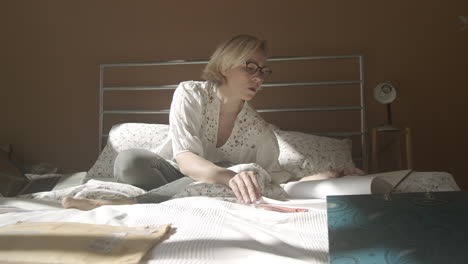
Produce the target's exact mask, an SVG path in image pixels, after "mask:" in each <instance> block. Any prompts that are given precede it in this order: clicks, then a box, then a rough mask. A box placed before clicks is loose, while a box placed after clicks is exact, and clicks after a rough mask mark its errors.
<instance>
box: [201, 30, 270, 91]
mask: <svg viewBox="0 0 468 264" xmlns="http://www.w3.org/2000/svg"><path fill="white" fill-rule="evenodd" d="M258 50H260V51H263V52H264V53H265V55H266V53H267V46H266V41H265V40H260V39H258V38H256V37H254V36H251V35H238V36H235V37H233V38H232V39H230V40H227V41H225V42H223V43H222V44H221V45H219V46H218V48H217V49H216V50H215V51H214V52H213V54H212V55H211V58H210V61H209V62H208V64H207V65H206V67H205V69H204V70H203V73H202V78H203V79H205V80H207V81H209V82H212V83H214V84H218V85H220V84H223V83H224V82H225V77H224V75H223V72H224V71H226V70H229V69H232V68H234V67H236V66H239V65H241V64H243V63H245V61H246V60H247V59H248V58H249V57H250V56H251V55H252V54H253V53H255V52H256V51H258Z"/></svg>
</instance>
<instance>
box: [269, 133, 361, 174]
mask: <svg viewBox="0 0 468 264" xmlns="http://www.w3.org/2000/svg"><path fill="white" fill-rule="evenodd" d="M275 134H276V137H277V138H278V144H279V148H280V156H279V163H280V165H281V167H283V169H285V170H287V171H289V172H291V173H293V174H294V175H295V177H296V178H302V177H304V176H308V175H312V174H316V173H319V172H324V171H328V170H331V169H336V168H342V167H348V168H355V164H354V162H353V158H352V154H351V148H352V142H351V140H350V139H335V138H329V137H323V136H316V135H311V134H306V133H301V132H296V131H281V130H275Z"/></svg>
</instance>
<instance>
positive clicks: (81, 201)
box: [62, 197, 136, 211]
mask: <svg viewBox="0 0 468 264" xmlns="http://www.w3.org/2000/svg"><path fill="white" fill-rule="evenodd" d="M135 203H136V201H135V200H133V199H122V200H114V201H111V200H93V199H86V198H72V197H65V198H63V200H62V206H63V208H76V209H80V210H86V211H87V210H92V209H94V208H97V207H100V206H102V205H122V204H135Z"/></svg>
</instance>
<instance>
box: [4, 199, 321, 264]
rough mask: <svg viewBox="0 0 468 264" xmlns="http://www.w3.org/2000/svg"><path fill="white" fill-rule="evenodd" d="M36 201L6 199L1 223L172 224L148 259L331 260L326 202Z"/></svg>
mask: <svg viewBox="0 0 468 264" xmlns="http://www.w3.org/2000/svg"><path fill="white" fill-rule="evenodd" d="M34 202H35V201H33V200H21V199H5V198H1V199H0V225H1V226H4V225H7V224H13V223H15V222H17V221H38V222H44V221H55V222H80V223H93V224H109V225H118V226H147V225H160V224H171V225H172V227H173V233H172V235H171V236H170V237H169V238H168V239H167V240H165V241H164V242H162V243H161V244H159V245H157V246H156V247H155V248H154V249H153V250H152V251H151V252H150V253H149V254H148V255H147V256H146V258H145V259H146V260H145V262H148V263H255V262H258V261H265V262H264V263H328V238H327V222H326V221H327V218H326V211H325V210H324V207H325V206H324V203H323V201H317V200H310V201H307V202H306V203H304V201H303V204H292V203H293V202H292V201H290V202H285V203H282V202H278V203H281V205H284V206H286V205H289V206H293V207H294V206H298V207H306V208H309V209H311V210H309V212H305V213H279V212H273V211H267V210H264V209H260V208H255V207H252V206H248V205H242V204H236V203H231V202H228V201H223V200H220V199H215V198H207V197H186V198H180V199H174V200H171V201H167V202H164V203H161V204H139V205H131V206H130V205H126V206H104V207H100V208H97V209H94V210H92V211H79V210H75V209H61V208H58V204H54V203H49V204H33V206H31V205H28V203H34ZM37 202H38V201H37ZM24 208H32V210H28V209H24Z"/></svg>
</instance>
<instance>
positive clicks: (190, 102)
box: [156, 81, 290, 183]
mask: <svg viewBox="0 0 468 264" xmlns="http://www.w3.org/2000/svg"><path fill="white" fill-rule="evenodd" d="M220 109H221V101H220V99H219V97H218V95H217V89H216V86H214V85H212V84H210V83H209V82H196V81H188V82H182V83H181V84H180V85H179V87H178V88H177V89H176V91H175V93H174V98H173V100H172V105H171V111H170V116H169V120H170V128H169V136H168V139H167V140H166V141H165V142H164V143H163V144H162V145H161V147H160V148H159V149H158V150H157V151H156V153H157V154H159V155H160V156H161V157H163V158H165V159H173V157H174V156H175V155H177V154H179V153H182V152H187V151H189V152H192V153H195V154H198V155H199V156H201V157H204V158H205V159H207V160H209V161H211V162H213V163H217V162H221V161H228V162H230V163H233V164H249V163H252V162H254V163H256V164H258V165H259V166H260V167H262V168H263V169H265V170H266V171H267V172H268V173H271V174H272V180H273V182H275V183H282V182H285V181H286V180H287V179H288V178H289V177H290V174H289V173H288V172H286V171H284V170H283V169H282V168H281V166H280V165H279V162H278V157H279V146H278V141H277V140H276V136H275V133H274V132H273V127H272V126H271V125H270V124H269V123H267V122H266V121H265V120H263V118H262V117H261V116H260V115H259V114H258V113H257V112H256V111H255V110H254V109H253V108H252V107H251V106H250V105H249V104H248V103H247V102H245V103H244V105H243V107H242V109H241V111H240V112H239V114H238V115H237V118H236V121H235V123H234V128H233V129H232V132H231V135H230V136H229V138H228V139H227V141H226V142H225V143H224V144H223V145H222V146H220V147H216V144H217V141H218V140H217V134H218V133H217V132H218V123H219V120H218V119H219V114H220Z"/></svg>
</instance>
